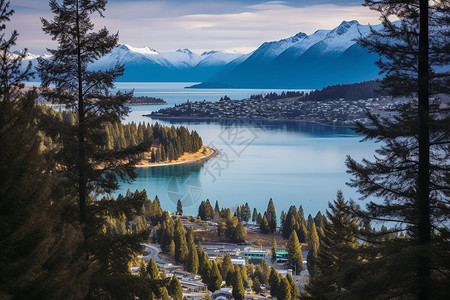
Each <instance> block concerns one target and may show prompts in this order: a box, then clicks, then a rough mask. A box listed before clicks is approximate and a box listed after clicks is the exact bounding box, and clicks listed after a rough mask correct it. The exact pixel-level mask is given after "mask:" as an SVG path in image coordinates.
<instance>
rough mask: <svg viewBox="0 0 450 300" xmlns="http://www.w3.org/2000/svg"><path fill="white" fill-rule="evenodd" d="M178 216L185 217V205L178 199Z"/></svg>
mask: <svg viewBox="0 0 450 300" xmlns="http://www.w3.org/2000/svg"><path fill="white" fill-rule="evenodd" d="M177 215H180V216H182V215H183V203H182V202H181V200H180V199H178V202H177Z"/></svg>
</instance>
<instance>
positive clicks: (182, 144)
mask: <svg viewBox="0 0 450 300" xmlns="http://www.w3.org/2000/svg"><path fill="white" fill-rule="evenodd" d="M42 109H43V113H44V114H46V115H51V116H53V117H54V118H56V119H58V120H59V121H60V122H63V123H65V124H68V125H70V126H74V125H75V124H76V121H77V114H76V113H74V112H73V111H70V110H63V111H61V110H60V111H56V110H54V109H53V108H51V107H46V106H43V107H42ZM101 130H102V131H104V138H105V139H106V141H105V144H104V145H103V149H104V150H121V149H127V148H130V147H136V146H138V145H140V144H142V143H146V144H148V145H149V147H148V148H147V149H146V152H151V161H152V162H164V161H172V160H177V159H178V158H179V157H180V156H182V155H183V154H184V153H195V152H197V151H199V150H200V149H201V148H202V146H203V142H202V139H201V137H200V136H199V135H198V133H197V132H196V131H191V132H189V130H188V129H187V128H186V127H184V126H180V127H175V126H171V127H168V126H163V125H161V124H159V123H158V122H156V123H155V124H149V123H147V124H142V123H139V124H138V125H136V124H135V123H134V122H131V123H129V124H122V123H121V122H114V123H105V124H103V125H102V128H101ZM40 134H41V135H42V140H43V146H44V147H45V148H48V149H51V148H53V149H54V148H55V147H59V146H58V144H55V142H54V141H53V140H52V138H51V137H49V136H46V135H44V134H42V132H41V133H40ZM139 157H140V156H139Z"/></svg>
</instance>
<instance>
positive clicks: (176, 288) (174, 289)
mask: <svg viewBox="0 0 450 300" xmlns="http://www.w3.org/2000/svg"><path fill="white" fill-rule="evenodd" d="M167 290H168V292H169V295H170V296H171V297H172V299H174V300H182V299H183V289H182V288H181V284H180V281H179V280H178V278H177V275H175V274H174V275H173V276H172V278H171V279H170V282H169V287H168V288H167Z"/></svg>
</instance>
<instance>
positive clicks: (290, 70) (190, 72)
mask: <svg viewBox="0 0 450 300" xmlns="http://www.w3.org/2000/svg"><path fill="white" fill-rule="evenodd" d="M380 26H381V25H377V26H373V28H374V29H375V30H377V29H378V28H379V27H380ZM369 32H370V26H369V25H361V24H359V23H358V22H357V21H355V20H353V21H349V22H347V21H344V22H342V23H341V24H340V25H339V26H338V27H336V28H334V29H332V30H318V31H316V32H315V33H313V34H311V35H307V34H305V33H302V32H300V33H298V34H296V35H295V36H292V37H289V38H286V39H282V40H279V41H272V42H266V43H263V44H262V45H261V46H260V47H259V48H258V49H256V50H255V51H253V52H251V53H249V54H241V53H237V52H228V51H208V52H204V53H202V54H201V55H198V54H196V53H193V52H191V51H190V50H188V49H178V50H176V51H174V52H165V53H160V52H158V51H156V50H154V49H152V48H150V47H144V48H135V47H132V46H130V45H126V44H120V45H118V46H117V47H116V48H114V49H113V51H111V52H110V53H109V54H107V55H105V56H104V57H102V58H100V59H99V60H97V61H96V62H94V63H93V64H92V65H91V66H90V68H92V69H94V70H97V69H104V68H107V67H111V66H112V65H114V64H116V63H123V64H125V66H126V71H125V74H124V75H123V76H122V77H120V78H119V79H118V81H127V82H201V83H200V84H197V85H194V86H192V87H193V88H282V89H288V88H289V89H294V88H321V87H324V86H329V85H333V84H344V83H354V82H360V81H366V80H371V79H375V78H377V77H378V71H379V70H378V68H377V67H376V65H375V61H376V60H378V59H379V56H378V55H377V54H373V53H369V52H368V51H367V50H366V49H363V48H361V47H360V46H359V45H358V44H357V43H356V41H355V39H356V38H358V37H359V36H360V35H363V36H364V35H367V34H368V33H369ZM37 57H38V56H36V55H33V54H28V57H27V59H29V60H30V61H33V62H34V61H35V60H36V58H37ZM46 57H48V56H46Z"/></svg>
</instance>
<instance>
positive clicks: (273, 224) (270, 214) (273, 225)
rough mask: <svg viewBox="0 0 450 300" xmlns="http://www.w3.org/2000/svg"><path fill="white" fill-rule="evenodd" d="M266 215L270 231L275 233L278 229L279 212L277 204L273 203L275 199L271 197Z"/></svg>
mask: <svg viewBox="0 0 450 300" xmlns="http://www.w3.org/2000/svg"><path fill="white" fill-rule="evenodd" d="M264 216H265V217H266V218H267V221H268V222H269V227H270V231H271V232H272V233H273V232H275V230H276V229H277V213H276V212H275V205H273V200H272V198H270V200H269V203H268V204H267V210H266V213H265V214H264Z"/></svg>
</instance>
